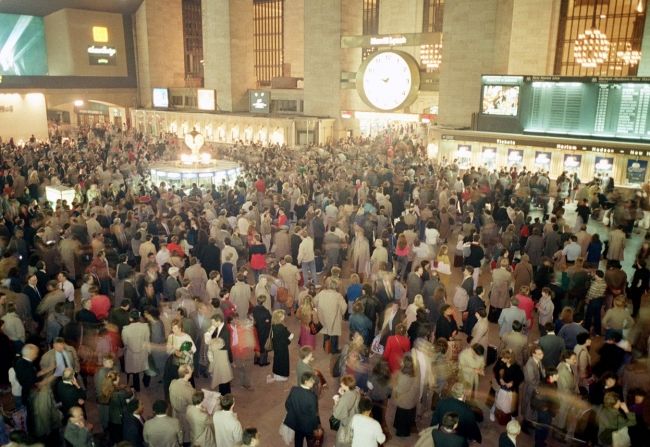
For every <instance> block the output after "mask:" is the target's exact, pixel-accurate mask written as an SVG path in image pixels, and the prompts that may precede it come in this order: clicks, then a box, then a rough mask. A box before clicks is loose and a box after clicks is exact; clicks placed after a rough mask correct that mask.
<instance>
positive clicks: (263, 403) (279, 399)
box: [89, 205, 645, 447]
mask: <svg viewBox="0 0 650 447" xmlns="http://www.w3.org/2000/svg"><path fill="white" fill-rule="evenodd" d="M572 210H573V207H572V206H571V205H568V206H567V211H568V213H567V214H568V220H569V221H572V220H573V219H574V217H573V216H575V213H573V211H572ZM589 231H590V232H592V233H593V232H598V233H600V234H601V239H603V237H602V236H605V235H606V229H605V228H604V227H603V225H602V224H601V223H599V222H590V223H589ZM644 233H645V231H644V230H641V231H640V232H639V231H637V232H635V234H634V235H633V236H632V238H631V239H629V240H628V243H627V245H626V249H625V262H624V267H625V268H626V270H628V271H629V270H630V266H631V262H632V260H633V259H634V255H635V254H636V252H637V250H638V247H639V246H640V244H641V240H642V238H643V235H644ZM455 274H456V275H459V273H458V272H456V273H455ZM455 279H456V280H458V278H455ZM489 281H490V275H489V273H486V274H483V275H482V276H481V282H482V283H483V284H485V285H488V284H489ZM287 325H288V327H289V329H290V330H291V331H292V332H293V333H294V334H295V335H296V337H295V338H294V343H293V344H292V346H291V349H290V356H291V364H292V372H291V376H290V378H289V381H288V382H284V383H278V382H276V383H270V384H267V383H266V375H267V374H269V373H270V372H271V367H270V366H267V367H264V368H261V367H258V366H254V367H253V368H252V370H251V376H252V382H253V384H254V385H253V386H254V389H253V390H246V389H244V388H243V387H241V386H239V384H237V383H236V382H233V388H232V390H233V394H234V396H235V412H236V413H237V414H238V417H239V420H240V421H241V423H242V425H243V426H244V427H257V429H258V430H259V431H260V433H261V437H262V445H263V446H274V447H276V446H277V447H280V446H282V445H284V444H283V442H282V440H281V439H280V437H279V435H278V427H279V426H280V424H281V423H282V421H283V418H284V416H285V410H284V401H285V398H286V396H287V394H288V392H289V390H290V388H291V386H293V385H294V384H295V383H296V376H295V364H296V362H297V361H298V353H297V351H298V345H297V343H296V341H297V338H298V333H299V325H298V322H297V320H296V319H295V318H294V317H289V318H288V319H287ZM344 326H347V325H344ZM490 326H491V328H490V343H491V344H493V345H498V342H499V337H498V327H497V326H496V325H494V324H491V325H490ZM535 326H536V325H535ZM346 337H347V330H345V332H344V335H343V337H342V339H345V338H346ZM537 338H538V334H536V333H535V332H533V333H532V334H531V336H530V339H531V341H535V340H536V339H537ZM321 343H322V336H318V342H317V346H319V348H318V349H317V351H316V353H315V357H316V360H315V366H316V367H317V368H318V369H320V370H321V371H322V372H323V373H324V375H325V377H326V378H327V380H328V382H329V386H328V388H327V389H326V390H325V391H324V393H323V395H322V397H321V399H320V403H319V411H320V417H321V420H322V421H323V426H324V427H325V436H326V441H325V445H326V446H328V447H329V446H333V445H334V439H335V433H334V432H332V431H331V430H329V428H327V427H326V426H327V420H328V418H329V416H330V415H331V414H332V406H333V400H332V396H333V394H334V393H335V392H336V390H337V388H338V385H337V383H336V379H333V378H332V377H331V376H330V374H329V364H330V357H329V355H327V354H325V353H324V352H323V350H322V349H320V346H321ZM491 374H492V369H491V367H490V368H488V371H486V375H485V377H483V378H482V379H481V385H480V390H479V393H478V396H477V398H476V402H477V403H478V404H479V405H480V406H483V410H484V414H485V422H483V423H482V424H481V431H482V433H483V443H482V444H483V445H487V446H496V445H497V444H498V441H497V440H498V436H499V434H500V433H501V432H502V431H504V427H502V426H500V425H498V424H497V423H496V422H490V421H489V419H488V417H487V416H488V413H487V408H485V407H484V405H483V402H484V401H485V396H486V393H487V390H488V389H489V379H490V377H491ZM154 382H155V380H154ZM208 386H209V385H208V379H202V378H199V379H198V380H197V388H204V387H208ZM161 396H163V391H162V385H161V384H158V383H152V385H151V386H150V388H149V389H147V390H146V391H143V392H141V393H140V394H139V397H140V398H141V399H143V400H144V401H145V408H146V412H145V417H146V418H149V417H151V416H152V411H151V403H152V402H153V400H155V399H157V398H160V397H161ZM91 400H92V399H91ZM394 411H395V410H394V407H392V406H389V409H388V412H387V422H388V425H389V426H392V422H393V416H394ZM89 417H90V419H91V422H93V423H97V422H98V421H97V420H96V417H97V415H96V413H95V411H92V410H91V411H90V415H89ZM97 425H98V424H97ZM422 428H424V427H419V429H422ZM416 439H417V437H416V435H412V436H411V437H409V438H402V439H400V438H394V437H393V438H392V439H391V440H390V441H388V442H387V443H386V444H385V445H386V446H395V447H397V446H412V445H414V444H415V442H416ZM563 444H564V443H562V442H559V441H555V440H549V445H563ZM517 445H521V446H532V445H533V441H532V438H531V437H530V436H528V435H525V434H522V435H521V437H520V438H519V439H518V442H517Z"/></svg>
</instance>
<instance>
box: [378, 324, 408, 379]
mask: <svg viewBox="0 0 650 447" xmlns="http://www.w3.org/2000/svg"><path fill="white" fill-rule="evenodd" d="M410 350H411V341H410V340H409V338H408V337H407V336H406V326H405V325H404V324H402V323H400V324H398V325H397V326H395V335H391V336H390V337H388V339H387V340H386V348H384V359H386V361H387V362H388V368H389V369H390V372H391V374H392V373H395V372H396V371H399V369H400V365H401V363H402V357H403V356H404V354H405V353H407V352H409V351H410Z"/></svg>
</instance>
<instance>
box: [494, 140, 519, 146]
mask: <svg viewBox="0 0 650 447" xmlns="http://www.w3.org/2000/svg"><path fill="white" fill-rule="evenodd" d="M497 144H506V145H512V146H516V145H517V142H516V141H515V140H500V139H498V138H497Z"/></svg>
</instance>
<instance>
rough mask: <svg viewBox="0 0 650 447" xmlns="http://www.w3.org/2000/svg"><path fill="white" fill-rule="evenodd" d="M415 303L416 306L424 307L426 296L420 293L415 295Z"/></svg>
mask: <svg viewBox="0 0 650 447" xmlns="http://www.w3.org/2000/svg"><path fill="white" fill-rule="evenodd" d="M413 304H415V307H416V308H418V309H422V308H423V307H424V297H423V296H422V295H420V294H419V293H418V294H417V295H415V297H413Z"/></svg>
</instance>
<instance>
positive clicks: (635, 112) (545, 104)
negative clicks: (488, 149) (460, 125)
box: [479, 76, 650, 140]
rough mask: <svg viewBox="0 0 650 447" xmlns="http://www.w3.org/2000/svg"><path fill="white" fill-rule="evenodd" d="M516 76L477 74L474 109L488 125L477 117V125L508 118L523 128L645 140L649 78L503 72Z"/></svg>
mask: <svg viewBox="0 0 650 447" xmlns="http://www.w3.org/2000/svg"><path fill="white" fill-rule="evenodd" d="M517 78H518V79H520V82H519V85H518V86H515V85H503V82H502V80H501V79H499V77H497V76H483V78H482V83H483V86H482V95H481V104H480V111H481V115H484V116H485V115H490V116H491V118H490V119H491V124H492V127H491V128H490V129H483V128H481V123H480V120H479V130H495V126H494V123H495V120H510V121H509V123H512V120H513V119H514V120H517V121H518V122H519V125H520V126H519V127H520V128H521V129H522V130H523V132H524V133H534V134H553V135H567V136H576V137H581V136H582V137H597V138H607V139H625V140H635V139H636V140H650V113H648V111H649V110H650V78H642V77H635V78H631V77H630V78H604V77H582V78H571V77H560V76H519V77H515V76H511V77H509V79H517ZM486 104H487V105H488V108H486ZM497 115H502V116H497ZM506 115H509V116H506ZM496 122H497V123H499V122H502V121H496ZM497 127H498V126H497ZM508 128H511V127H509V126H507V125H505V122H504V126H503V130H502V131H508V130H507V129H508Z"/></svg>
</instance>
